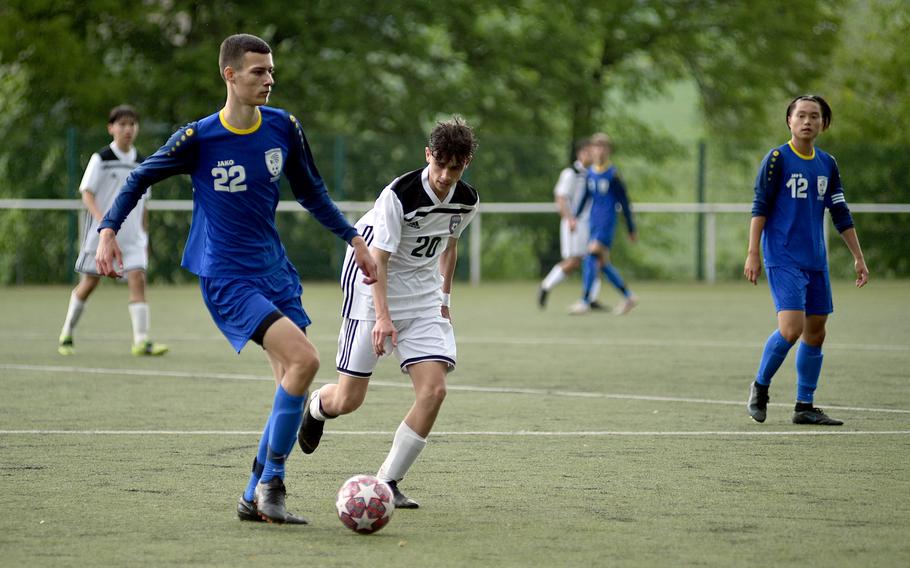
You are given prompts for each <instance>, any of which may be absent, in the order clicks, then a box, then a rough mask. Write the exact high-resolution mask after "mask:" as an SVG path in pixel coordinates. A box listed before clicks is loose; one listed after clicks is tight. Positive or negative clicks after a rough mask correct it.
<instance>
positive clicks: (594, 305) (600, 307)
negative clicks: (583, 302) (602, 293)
mask: <svg viewBox="0 0 910 568" xmlns="http://www.w3.org/2000/svg"><path fill="white" fill-rule="evenodd" d="M589 305H590V306H591V311H594V312H609V311H612V308H610V306H606V305H604V304H601V303H600V302H598V301H597V300H591V303H590V304H589Z"/></svg>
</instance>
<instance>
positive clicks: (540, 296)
mask: <svg viewBox="0 0 910 568" xmlns="http://www.w3.org/2000/svg"><path fill="white" fill-rule="evenodd" d="M590 166H591V141H590V140H588V139H584V140H579V141H578V142H576V143H575V161H574V162H573V163H572V165H571V166H569V167H567V168H564V169H563V170H562V171H561V172H559V179H558V180H557V181H556V187H554V188H553V195H554V196H555V198H556V206H557V207H558V209H559V216H560V222H559V251H560V254H562V260H561V261H560V262H558V263H557V264H555V265H554V266H553V268H551V269H550V272H549V273H548V274H547V275H546V277H545V278H544V279H543V281H542V282H541V283H540V289H539V290H538V293H537V304H538V305H539V306H540V307H541V309H543V308H545V307H546V306H547V296H548V295H549V294H550V290H552V289H553V287H554V286H556V285H557V284H559V283H560V282H562V281H563V280H565V279H566V277H567V276H569V275H570V274H572V273H573V272H575V271H576V270H578V268H579V267H581V259H582V257H583V256H584V255H585V251H586V250H587V248H588V234H589V233H588V217H589V213H590V212H591V206H590V202H589V204H588V205H587V206H585V207H584V209H582V210H581V211H580V213H579V215H578V216H577V217H576V216H575V211H576V210H577V209H578V205H579V203H581V200H582V198H584V194H585V191H586V187H587V185H586V183H587V178H588V168H589V167H590ZM599 291H600V278H598V279H596V280H595V281H594V286H593V288H592V289H591V304H590V305H591V309H604V307H603V306H601V305H600V304H599V303H598V302H597V294H598V292H599Z"/></svg>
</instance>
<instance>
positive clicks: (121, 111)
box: [107, 105, 139, 124]
mask: <svg viewBox="0 0 910 568" xmlns="http://www.w3.org/2000/svg"><path fill="white" fill-rule="evenodd" d="M121 118H132V119H133V122H139V113H138V112H136V109H134V108H133V107H131V106H130V105H117V106H115V107H114V108H112V109H111V112H110V113H109V114H108V115H107V123H108V124H114V123H115V122H117V121H118V120H120V119H121Z"/></svg>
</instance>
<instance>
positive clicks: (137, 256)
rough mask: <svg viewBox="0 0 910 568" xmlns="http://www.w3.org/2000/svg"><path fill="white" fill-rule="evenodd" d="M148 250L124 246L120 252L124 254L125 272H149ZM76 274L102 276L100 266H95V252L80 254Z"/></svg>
mask: <svg viewBox="0 0 910 568" xmlns="http://www.w3.org/2000/svg"><path fill="white" fill-rule="evenodd" d="M147 250H148V249H146V248H145V247H144V246H143V247H135V246H123V247H121V248H120V252H121V253H122V254H123V271H124V272H130V271H132V270H147V269H148V265H149V257H148V252H147ZM76 272H81V273H82V274H91V275H93V276H100V275H101V273H100V272H98V265H97V264H95V252H94V251H92V252H87V251H82V252H80V253H79V258H78V259H76Z"/></svg>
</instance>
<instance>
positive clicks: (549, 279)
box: [540, 264, 600, 301]
mask: <svg viewBox="0 0 910 568" xmlns="http://www.w3.org/2000/svg"><path fill="white" fill-rule="evenodd" d="M565 279H566V273H565V272H563V271H562V267H561V266H560V265H558V264H557V265H556V266H554V267H553V268H551V269H550V273H549V274H547V276H546V278H544V279H543V282H541V284H540V287H541V288H543V289H544V290H546V291H547V292H549V291H550V290H552V289H553V287H554V286H556V285H557V284H559V283H560V282H562V281H563V280H565ZM599 295H600V276H599V275H598V277H597V279H595V280H594V285H593V286H592V287H591V294H590V299H591V300H592V301H593V300H596V299H597V297H598V296H599Z"/></svg>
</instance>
